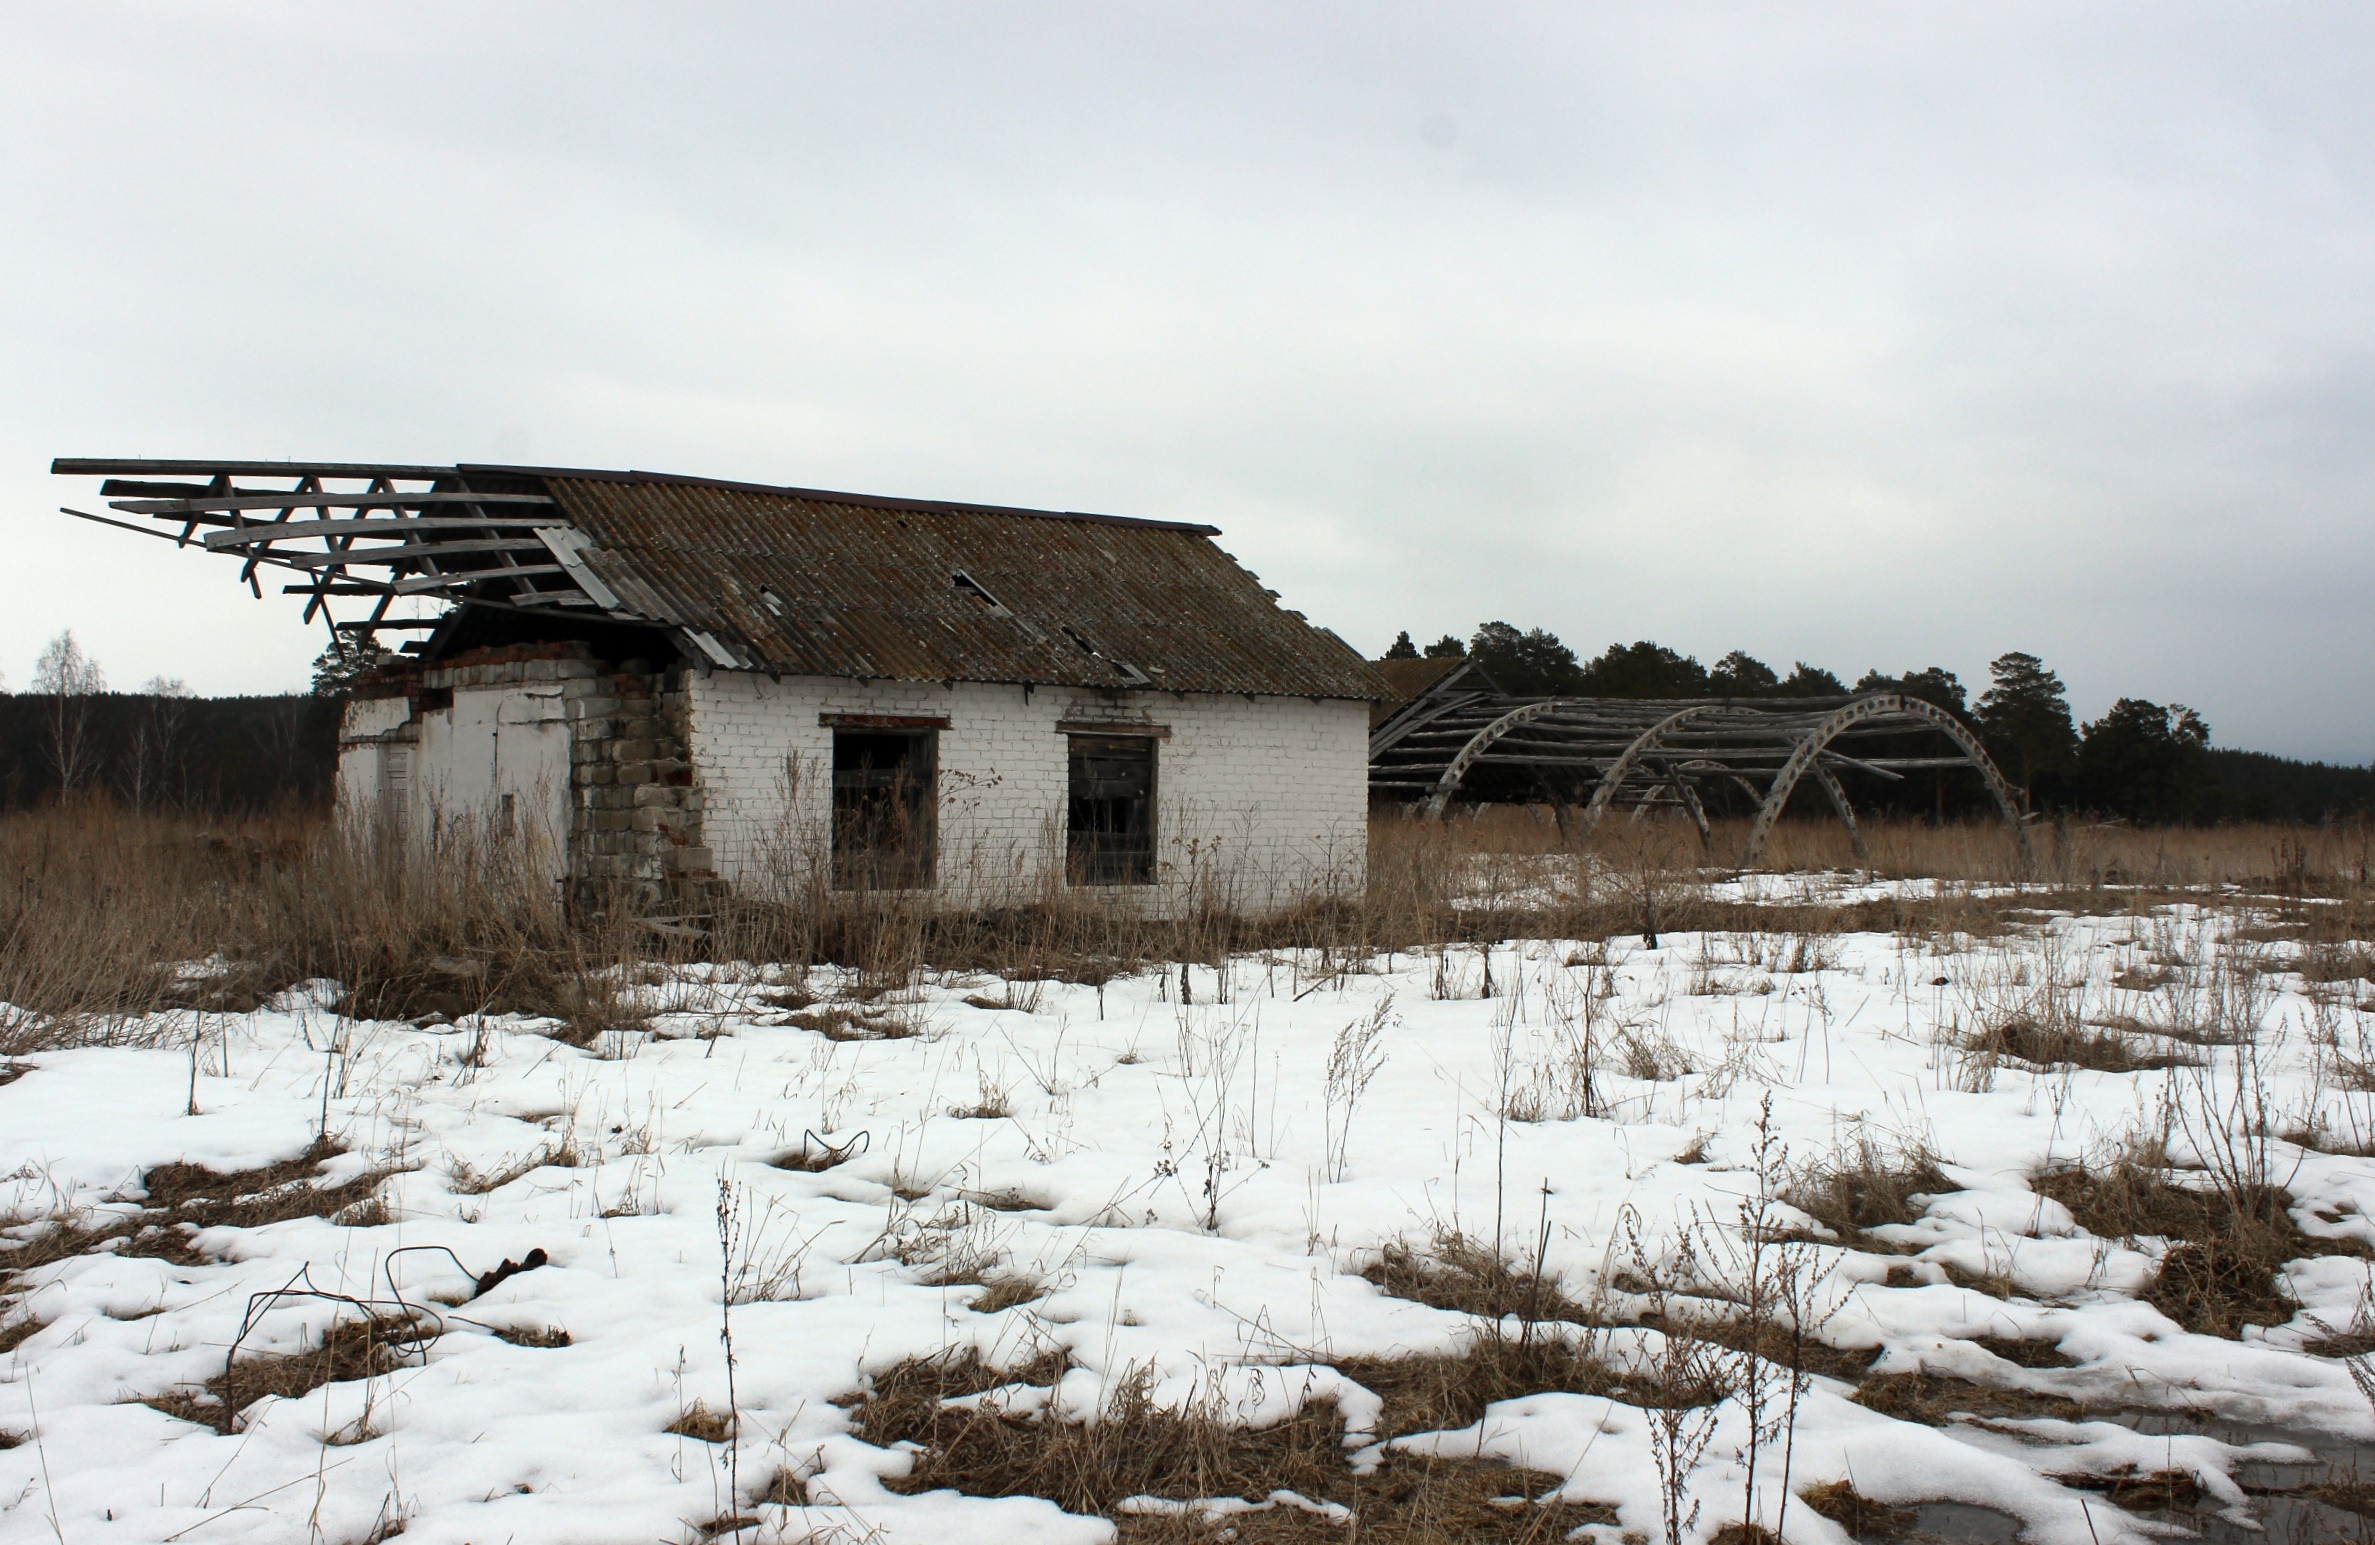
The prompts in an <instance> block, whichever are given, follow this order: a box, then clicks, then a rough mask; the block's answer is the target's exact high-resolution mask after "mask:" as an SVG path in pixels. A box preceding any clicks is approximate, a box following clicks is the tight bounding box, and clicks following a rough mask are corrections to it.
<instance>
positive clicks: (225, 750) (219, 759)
mask: <svg viewBox="0 0 2375 1545" xmlns="http://www.w3.org/2000/svg"><path fill="white" fill-rule="evenodd" d="M338 711H339V700H338V699H337V698H334V697H314V696H295V695H291V696H285V697H191V696H187V695H185V694H181V693H162V692H94V693H81V694H75V695H71V696H57V695H49V694H43V693H31V692H25V693H14V694H10V693H0V810H6V809H14V808H19V807H22V806H25V805H33V804H43V803H47V802H48V801H51V800H53V799H55V798H57V796H58V795H59V793H60V792H61V791H62V790H72V791H75V792H78V793H87V794H100V793H103V794H105V795H107V796H109V797H111V798H113V799H116V800H120V801H122V802H123V803H125V804H129V805H135V806H139V807H141V808H153V809H183V810H199V811H207V812H213V813H228V812H231V811H241V810H261V809H265V808H268V807H271V806H276V805H288V804H314V805H318V804H324V803H327V802H328V800H329V798H330V792H331V786H332V783H333V781H334V779H335V776H336V772H337V765H338Z"/></svg>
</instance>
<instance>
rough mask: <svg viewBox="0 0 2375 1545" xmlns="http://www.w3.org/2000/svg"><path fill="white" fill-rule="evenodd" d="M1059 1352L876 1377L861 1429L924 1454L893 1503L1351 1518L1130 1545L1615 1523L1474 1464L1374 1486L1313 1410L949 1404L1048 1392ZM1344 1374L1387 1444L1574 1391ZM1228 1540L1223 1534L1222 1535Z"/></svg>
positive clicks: (1130, 1399)
mask: <svg viewBox="0 0 2375 1545" xmlns="http://www.w3.org/2000/svg"><path fill="white" fill-rule="evenodd" d="M1064 1369H1065V1360H1064V1357H1063V1354H1062V1353H1060V1352H1056V1353H1047V1354H1043V1355H1042V1356H1040V1357H1038V1358H1037V1359H1035V1360H1033V1361H1032V1362H1030V1363H1028V1364H1025V1365H1023V1366H1021V1367H1016V1368H1011V1369H1000V1368H997V1367H995V1366H992V1365H991V1364H988V1363H986V1362H984V1361H983V1360H982V1358H981V1356H980V1354H979V1353H978V1352H975V1351H973V1350H971V1349H968V1350H967V1351H966V1352H965V1353H963V1354H962V1355H947V1356H941V1357H934V1358H923V1359H915V1360H911V1361H909V1362H905V1363H901V1364H899V1365H898V1366H896V1367H894V1368H891V1369H888V1370H886V1371H884V1372H883V1373H880V1374H878V1375H876V1376H875V1377H874V1379H873V1380H872V1381H871V1387H870V1388H869V1389H868V1390H867V1392H866V1393H865V1395H864V1396H863V1398H862V1401H861V1403H860V1404H859V1408H858V1412H857V1418H858V1430H859V1432H860V1434H861V1435H862V1436H864V1437H865V1438H866V1439H867V1441H869V1442H872V1443H878V1444H890V1443H897V1442H909V1443H914V1444H916V1445H918V1446H919V1448H920V1450H921V1451H920V1452H919V1453H918V1454H917V1456H916V1465H915V1470H914V1472H913V1473H912V1474H911V1475H909V1476H907V1477H905V1478H904V1479H901V1480H895V1481H891V1482H889V1483H888V1484H889V1485H890V1486H891V1487H892V1488H893V1489H894V1490H899V1491H911V1492H912V1491H928V1490H932V1489H935V1488H938V1487H944V1486H945V1487H951V1488H954V1489H955V1490H958V1491H961V1492H964V1493H966V1494H968V1495H972V1496H986V1497H1006V1496H1041V1497H1048V1498H1051V1499H1052V1500H1054V1501H1055V1502H1056V1503H1057V1504H1058V1505H1059V1506H1061V1507H1064V1508H1066V1509H1067V1510H1069V1511H1072V1512H1078V1513H1089V1514H1102V1515H1104V1516H1108V1517H1115V1516H1116V1515H1117V1510H1118V1507H1119V1505H1120V1504H1121V1503H1122V1502H1123V1501H1124V1500H1126V1499H1128V1498H1131V1497H1138V1496H1152V1497H1159V1498H1164V1499H1167V1500H1170V1501H1174V1502H1183V1503H1184V1502H1191V1501H1195V1500H1199V1499H1208V1498H1222V1497H1239V1498H1243V1499H1245V1500H1247V1501H1252V1502H1258V1501H1261V1500H1263V1499H1266V1498H1268V1497H1270V1496H1271V1494H1272V1493H1274V1492H1276V1491H1279V1490H1282V1489H1283V1490H1288V1491H1293V1492H1296V1493H1298V1494H1300V1495H1301V1496H1303V1497H1305V1498H1307V1499H1309V1500H1311V1501H1313V1502H1320V1503H1335V1504H1337V1505H1339V1506H1342V1507H1345V1508H1348V1509H1350V1510H1351V1511H1352V1514H1353V1523H1352V1526H1351V1528H1350V1529H1349V1530H1348V1529H1347V1527H1346V1526H1345V1525H1343V1524H1339V1523H1336V1522H1333V1521H1331V1520H1328V1519H1326V1518H1323V1517H1321V1516H1319V1515H1316V1514H1314V1513H1310V1512H1306V1511H1303V1510H1301V1509H1297V1508H1293V1507H1278V1508H1274V1509H1272V1510H1270V1511H1265V1512H1258V1513H1242V1512H1240V1513H1234V1514H1230V1515H1228V1516H1227V1517H1225V1518H1219V1519H1214V1518H1205V1517H1199V1516H1196V1515H1194V1514H1192V1513H1191V1514H1187V1515H1177V1514H1174V1515H1169V1516H1163V1515H1147V1514H1124V1515H1119V1517H1118V1519H1117V1521H1118V1522H1119V1524H1120V1537H1121V1538H1122V1539H1123V1540H1125V1541H1129V1542H1134V1545H1154V1542H1187V1541H1197V1542H1202V1541H1208V1540H1213V1539H1216V1538H1224V1537H1225V1538H1229V1539H1232V1540H1234V1541H1236V1542H1238V1545H1251V1542H1254V1541H1277V1542H1295V1545H1311V1542H1319V1541H1329V1542H1341V1541H1344V1540H1346V1539H1350V1538H1358V1539H1362V1540H1374V1541H1388V1542H1394V1545H1450V1542H1453V1541H1471V1540H1474V1541H1540V1542H1544V1545H1547V1542H1549V1541H1553V1540H1557V1539H1561V1538H1563V1537H1564V1536H1565V1535H1566V1534H1567V1533H1568V1532H1569V1531H1571V1530H1573V1529H1575V1528H1577V1527H1579V1526H1581V1525H1584V1524H1587V1523H1611V1522H1613V1521H1614V1519H1615V1514H1614V1512H1613V1511H1612V1510H1610V1509H1608V1508H1604V1507H1598V1506H1592V1505H1588V1504H1581V1505H1579V1504H1560V1503H1553V1504H1550V1505H1540V1504H1537V1503H1534V1502H1531V1501H1528V1500H1526V1499H1529V1498H1538V1497H1540V1496H1542V1495H1543V1494H1545V1493H1547V1492H1548V1491H1550V1490H1551V1489H1553V1488H1555V1487H1556V1485H1557V1484H1558V1478H1557V1477H1556V1476H1549V1475H1540V1474H1536V1473H1533V1472H1528V1471H1522V1470H1513V1469H1508V1468H1505V1467H1503V1466H1499V1465H1494V1464H1485V1463H1475V1462H1463V1461H1448V1460H1426V1459H1420V1458H1415V1457H1411V1456H1401V1455H1397V1456H1389V1457H1388V1458H1386V1459H1385V1460H1384V1462H1383V1463H1382V1464H1381V1465H1380V1466H1379V1467H1378V1469H1377V1470H1376V1471H1375V1472H1374V1473H1372V1474H1369V1475H1365V1476H1364V1475H1356V1474H1355V1473H1354V1472H1353V1470H1352V1468H1351V1466H1350V1465H1349V1464H1348V1463H1347V1453H1346V1449H1345V1447H1344V1428H1343V1423H1342V1420H1341V1418H1340V1417H1339V1416H1338V1414H1337V1413H1336V1412H1335V1411H1334V1410H1333V1409H1332V1408H1330V1407H1328V1406H1325V1405H1309V1406H1306V1407H1305V1408H1304V1409H1303V1410H1302V1411H1301V1412H1300V1413H1298V1414H1297V1415H1296V1416H1294V1417H1292V1418H1290V1419H1289V1420H1287V1421H1284V1422H1280V1423H1278V1424H1276V1425H1274V1426H1270V1427H1265V1428H1259V1429H1254V1428H1246V1427H1241V1426H1236V1425H1234V1424H1232V1423H1231V1422H1229V1421H1228V1420H1227V1419H1226V1413H1224V1412H1222V1411H1219V1410H1217V1409H1214V1408H1213V1407H1211V1406H1210V1405H1207V1404H1196V1405H1191V1406H1190V1407H1189V1408H1188V1409H1185V1410H1172V1409H1166V1408H1163V1407H1160V1406H1157V1405H1156V1404H1154V1402H1153V1401H1152V1400H1151V1398H1150V1393H1149V1392H1150V1387H1151V1380H1150V1378H1149V1376H1148V1375H1147V1374H1146V1373H1145V1372H1144V1371H1140V1372H1138V1373H1136V1374H1133V1375H1125V1376H1124V1377H1122V1378H1120V1379H1119V1380H1117V1381H1115V1386H1114V1388H1113V1391H1112V1394H1111V1395H1110V1397H1109V1398H1108V1400H1107V1402H1106V1405H1105V1408H1104V1410H1103V1411H1101V1412H1100V1413H1099V1417H1098V1419H1097V1420H1096V1421H1095V1422H1092V1423H1075V1422H1062V1421H1050V1420H1033V1419H1028V1418H1025V1417H1022V1416H1017V1415H1009V1414H1001V1413H999V1412H998V1411H996V1410H983V1409H981V1408H980V1407H978V1406H976V1407H971V1408H952V1407H951V1406H949V1405H947V1404H946V1403H945V1402H947V1401H949V1400H950V1399H953V1398H958V1397H962V1396H966V1395H977V1394H980V1393H982V1392H983V1391H986V1390H990V1389H995V1388H999V1387H1002V1386H1006V1385H1012V1384H1033V1385H1039V1386H1041V1387H1046V1386H1049V1385H1052V1384H1053V1383H1054V1382H1055V1381H1056V1380H1058V1379H1059V1378H1061V1377H1062V1376H1063V1373H1064ZM1344 1371H1345V1372H1346V1373H1347V1374H1348V1375H1349V1376H1351V1377H1353V1378H1355V1379H1357V1380H1359V1381H1360V1382H1362V1383H1363V1384H1365V1385H1367V1386H1368V1387H1369V1388H1371V1389H1373V1390H1375V1391H1376V1392H1377V1393H1378V1394H1379V1395H1380V1396H1382V1397H1383V1398H1384V1400H1385V1402H1386V1423H1385V1429H1384V1432H1383V1433H1381V1436H1383V1435H1390V1434H1392V1433H1396V1432H1408V1431H1424V1430H1431V1429H1432V1428H1434V1427H1436V1426H1439V1425H1446V1424H1449V1423H1451V1422H1452V1421H1453V1420H1454V1419H1456V1420H1457V1421H1459V1422H1461V1423H1464V1422H1466V1421H1473V1420H1474V1419H1475V1417H1474V1415H1465V1416H1463V1415H1462V1414H1461V1413H1463V1412H1468V1411H1473V1412H1476V1413H1481V1411H1482V1409H1483V1406H1482V1403H1481V1400H1479V1399H1478V1397H1477V1391H1478V1389H1479V1388H1481V1389H1484V1390H1491V1391H1494V1393H1489V1394H1485V1395H1483V1397H1482V1398H1484V1399H1500V1398H1506V1397H1507V1395H1510V1394H1517V1393H1531V1392H1534V1391H1536V1390H1541V1389H1551V1388H1561V1387H1565V1386H1564V1385H1563V1384H1561V1383H1560V1382H1559V1381H1558V1379H1557V1378H1556V1377H1555V1376H1554V1375H1555V1370H1552V1369H1550V1368H1548V1367H1547V1366H1544V1367H1542V1368H1540V1369H1539V1370H1537V1371H1539V1372H1540V1373H1541V1374H1543V1375H1544V1381H1543V1382H1530V1381H1529V1380H1527V1379H1525V1378H1517V1377H1503V1378H1501V1379H1497V1380H1489V1381H1486V1382H1485V1383H1483V1384H1482V1385H1481V1386H1479V1385H1478V1383H1477V1381H1476V1380H1475V1379H1474V1378H1473V1377H1472V1375H1473V1373H1474V1371H1475V1370H1474V1367H1473V1365H1471V1364H1468V1363H1465V1362H1463V1361H1461V1360H1459V1359H1439V1360H1433V1361H1431V1362H1430V1361H1420V1362H1415V1363H1409V1364H1401V1363H1362V1364H1359V1365H1357V1366H1356V1365H1353V1364H1347V1365H1346V1366H1345V1368H1344ZM1224 1528H1225V1529H1228V1530H1230V1531H1233V1532H1231V1533H1229V1534H1227V1535H1225V1536H1224V1535H1221V1534H1220V1533H1218V1531H1219V1530H1221V1529H1224Z"/></svg>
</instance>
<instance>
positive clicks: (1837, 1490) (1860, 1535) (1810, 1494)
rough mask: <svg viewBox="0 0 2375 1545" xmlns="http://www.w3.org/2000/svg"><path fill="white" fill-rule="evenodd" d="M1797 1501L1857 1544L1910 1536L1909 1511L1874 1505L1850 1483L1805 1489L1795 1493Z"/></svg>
mask: <svg viewBox="0 0 2375 1545" xmlns="http://www.w3.org/2000/svg"><path fill="white" fill-rule="evenodd" d="M1798 1500H1799V1501H1801V1502H1803V1503H1805V1504H1806V1505H1807V1506H1808V1507H1810V1508H1812V1509H1813V1510H1814V1511H1815V1512H1817V1513H1820V1514H1821V1515H1822V1516H1823V1517H1825V1518H1827V1519H1829V1520H1830V1521H1831V1522H1833V1523H1835V1524H1837V1525H1838V1526H1839V1527H1840V1528H1842V1529H1845V1530H1846V1531H1847V1532H1848V1533H1849V1534H1851V1535H1853V1536H1854V1537H1855V1538H1856V1539H1857V1540H1860V1541H1871V1542H1875V1545H1878V1542H1884V1541H1889V1540H1901V1539H1904V1538H1906V1537H1907V1536H1909V1535H1911V1534H1912V1533H1913V1522H1914V1514H1913V1512H1912V1510H1911V1509H1909V1508H1900V1507H1890V1506H1889V1505H1888V1504H1886V1503H1884V1502H1875V1501H1873V1500H1872V1499H1871V1498H1870V1497H1867V1496H1865V1495H1864V1494H1863V1493H1862V1492H1860V1491H1857V1490H1856V1489H1855V1483H1854V1482H1852V1481H1832V1482H1831V1483H1830V1484H1829V1485H1827V1486H1813V1487H1809V1488H1807V1489H1806V1490H1805V1491H1802V1492H1800V1493H1798Z"/></svg>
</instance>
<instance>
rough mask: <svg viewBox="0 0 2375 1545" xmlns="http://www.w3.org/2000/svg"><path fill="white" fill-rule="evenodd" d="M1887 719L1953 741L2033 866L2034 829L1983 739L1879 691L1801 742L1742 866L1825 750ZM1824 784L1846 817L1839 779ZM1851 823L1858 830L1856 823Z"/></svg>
mask: <svg viewBox="0 0 2375 1545" xmlns="http://www.w3.org/2000/svg"><path fill="white" fill-rule="evenodd" d="M1884 714H1903V715H1906V716H1907V717H1910V718H1915V719H1921V720H1923V721H1925V722H1927V723H1928V724H1929V726H1930V727H1931V728H1932V729H1935V730H1937V731H1938V732H1940V733H1941V734H1943V735H1945V736H1946V737H1947V738H1948V739H1949V740H1952V741H1953V742H1954V743H1955V745H1956V747H1957V748H1958V749H1960V750H1961V751H1962V753H1963V755H1964V756H1966V757H1968V758H1969V759H1970V762H1971V765H1972V766H1973V767H1974V768H1976V769H1977V770H1978V772H1979V776H1980V779H1981V781H1983V782H1985V783H1986V784H1987V790H1988V792H1989V793H1990V794H1993V795H1994V796H1995V799H1996V808H1997V809H1999V810H2001V811H2002V812H2003V814H2004V822H2005V824H2006V825H2008V826H2010V827H2011V828H2012V835H2013V836H2014V838H2015V839H2017V840H2018V842H2019V843H2020V857H2021V862H2022V863H2023V864H2024V865H2025V864H2027V863H2029V862H2030V861H2031V858H2032V855H2031V853H2030V851H2029V830H2028V827H2027V825H2026V824H2025V823H2023V822H2022V820H2021V818H2020V807H2019V805H2018V804H2016V803H2014V801H2013V798H2012V789H2011V787H2010V786H2009V785H2008V784H2006V783H2005V782H2004V775H2003V774H2002V773H2000V772H1998V771H1997V770H1996V764H1995V763H1994V762H1993V761H1991V760H1990V759H1989V757H1988V754H1987V750H1986V748H1985V747H1983V746H1981V745H1980V744H1979V740H1978V738H1977V737H1976V736H1974V735H1973V734H1972V733H1971V732H1970V731H1969V730H1968V729H1965V728H1964V727H1963V725H1962V723H1961V722H1960V721H1959V720H1957V719H1956V718H1955V717H1954V716H1953V715H1952V714H1949V713H1946V712H1944V711H1942V710H1940V709H1939V708H1937V707H1935V706H1933V705H1931V704H1929V703H1925V702H1923V701H1922V700H1921V699H1920V698H1918V697H1908V696H1905V695H1904V694H1902V693H1898V692H1876V693H1874V694H1872V695H1871V696H1870V697H1860V698H1857V699H1856V700H1855V701H1854V702H1852V703H1849V704H1848V705H1847V706H1846V707H1844V708H1841V709H1840V710H1838V711H1837V712H1836V713H1834V714H1832V715H1831V716H1830V717H1829V718H1827V719H1825V720H1823V721H1822V723H1820V724H1818V725H1816V726H1815V727H1814V728H1813V729H1812V730H1809V731H1808V732H1807V733H1806V734H1805V735H1804V736H1803V737H1802V738H1801V739H1800V740H1799V741H1798V744H1797V748H1796V749H1795V750H1793V751H1791V752H1790V757H1789V760H1788V761H1786V762H1784V763H1782V765H1781V770H1780V771H1779V772H1777V773H1775V774H1774V776H1773V785H1772V787H1771V789H1770V790H1768V791H1767V793H1766V795H1765V803H1764V804H1763V806H1761V807H1760V808H1759V809H1758V811H1757V818H1756V824H1755V825H1753V826H1751V827H1750V828H1749V829H1748V847H1747V850H1746V851H1745V852H1744V853H1742V855H1741V858H1740V863H1741V867H1743V868H1753V867H1754V866H1755V864H1756V861H1757V859H1758V858H1759V857H1761V856H1762V855H1763V853H1764V850H1765V839H1766V838H1768V837H1770V836H1771V835H1772V834H1773V826H1774V823H1775V822H1777V821H1779V820H1780V819H1781V810H1782V807H1783V806H1784V805H1786V804H1788V803H1789V797H1790V794H1791V792H1792V791H1794V790H1795V789H1796V788H1797V786H1798V780H1799V779H1800V778H1803V777H1804V776H1805V775H1806V772H1807V770H1808V769H1809V768H1812V767H1815V766H1816V765H1817V759H1818V758H1819V757H1820V756H1821V755H1822V753H1823V750H1824V748H1825V747H1827V746H1828V745H1829V744H1830V743H1831V742H1832V741H1833V740H1834V739H1836V738H1838V736H1839V734H1840V732H1841V731H1843V730H1848V729H1852V728H1853V727H1855V726H1856V725H1858V724H1861V723H1863V722H1864V721H1865V720H1867V719H1875V718H1879V717H1881V716H1882V715H1884ZM1824 781H1825V782H1826V783H1827V784H1828V785H1829V787H1830V789H1831V791H1832V797H1833V798H1834V799H1835V800H1837V801H1839V803H1840V808H1841V812H1842V813H1843V814H1844V813H1845V808H1846V806H1845V795H1844V791H1842V790H1840V789H1839V788H1838V784H1837V780H1836V779H1835V778H1825V779H1824ZM1848 824H1849V829H1850V830H1851V831H1852V830H1853V829H1854V822H1853V820H1852V818H1851V819H1850V820H1849V823H1848ZM1858 835H1859V836H1860V833H1859V834H1858ZM1859 845H1860V844H1859Z"/></svg>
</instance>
